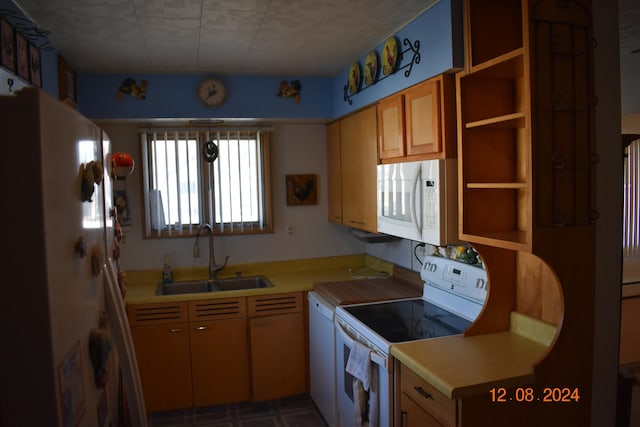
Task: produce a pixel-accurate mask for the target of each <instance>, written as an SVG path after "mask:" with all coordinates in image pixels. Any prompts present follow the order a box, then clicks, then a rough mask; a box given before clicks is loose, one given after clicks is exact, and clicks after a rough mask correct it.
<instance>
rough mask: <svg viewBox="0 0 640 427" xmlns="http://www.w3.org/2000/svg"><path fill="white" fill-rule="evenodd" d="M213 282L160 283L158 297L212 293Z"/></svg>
mask: <svg viewBox="0 0 640 427" xmlns="http://www.w3.org/2000/svg"><path fill="white" fill-rule="evenodd" d="M211 289H212V286H211V282H209V281H208V280H189V281H185V282H173V283H160V284H159V285H158V289H157V290H156V295H180V294H197V293H201V292H211Z"/></svg>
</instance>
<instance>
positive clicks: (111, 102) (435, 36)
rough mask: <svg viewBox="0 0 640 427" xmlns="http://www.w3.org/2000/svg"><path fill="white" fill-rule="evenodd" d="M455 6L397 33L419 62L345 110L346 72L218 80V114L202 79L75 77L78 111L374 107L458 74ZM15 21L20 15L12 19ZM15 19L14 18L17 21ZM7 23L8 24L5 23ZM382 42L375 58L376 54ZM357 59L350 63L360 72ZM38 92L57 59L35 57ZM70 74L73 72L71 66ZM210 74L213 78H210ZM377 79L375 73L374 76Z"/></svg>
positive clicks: (314, 115)
mask: <svg viewBox="0 0 640 427" xmlns="http://www.w3.org/2000/svg"><path fill="white" fill-rule="evenodd" d="M461 3H462V1H461V0H440V1H439V2H438V3H436V4H435V5H434V6H433V7H431V8H430V9H428V10H427V11H425V12H424V13H422V14H421V15H420V16H418V17H417V18H416V19H414V20H413V21H412V22H410V23H409V24H407V25H406V26H405V27H404V28H402V29H401V30H399V31H398V32H397V33H396V34H395V37H396V38H397V40H398V42H399V44H398V50H404V49H405V48H406V46H405V45H404V44H403V41H404V40H405V39H408V40H409V41H410V42H411V43H414V42H415V41H416V40H417V41H419V43H420V62H419V63H416V64H414V66H413V68H412V70H411V74H410V76H409V77H405V73H404V71H405V70H406V69H403V70H399V71H398V72H396V73H395V74H393V75H390V76H388V77H386V78H384V79H382V80H378V82H377V83H375V84H373V85H372V86H370V87H364V85H363V89H362V90H361V91H360V92H358V93H356V94H355V95H353V96H352V98H351V99H352V104H349V103H347V102H345V101H344V96H343V95H344V86H345V84H346V83H347V81H348V72H349V68H350V67H351V64H345V66H344V69H343V71H342V72H340V73H339V74H338V75H337V76H335V77H333V78H319V77H300V76H253V75H218V76H217V77H220V78H221V79H222V80H223V81H224V82H225V84H226V86H227V91H228V95H227V101H226V102H225V103H224V104H223V105H221V106H218V107H214V108H208V107H205V106H203V105H202V104H201V103H200V102H199V101H198V99H197V97H196V88H197V85H198V83H199V82H200V80H202V79H203V78H204V77H207V76H208V74H206V75H205V74H159V73H158V74H79V75H78V110H79V111H80V112H81V113H82V114H84V115H85V116H87V117H89V118H92V119H149V118H166V119H178V118H222V119H230V118H252V119H275V118H278V119H312V120H329V119H333V118H337V117H341V116H344V115H345V114H348V113H349V112H351V111H354V110H357V109H359V108H362V107H363V106H366V105H369V104H371V103H374V102H376V101H378V100H379V99H381V98H384V97H385V96H388V95H390V94H392V93H395V92H397V91H399V90H402V89H404V88H406V87H409V86H411V85H413V84H415V83H418V82H420V81H422V80H425V79H427V78H429V77H433V76H435V75H437V74H440V73H442V72H446V71H450V70H455V69H459V68H462V66H463V64H464V59H463V40H462V6H461ZM0 5H1V6H2V8H3V9H5V8H6V9H11V10H14V11H17V8H16V7H15V5H14V4H13V2H12V1H11V0H0ZM17 13H18V14H20V12H19V11H17ZM20 15H21V14H20ZM10 22H11V19H10ZM384 42H385V41H384V40H381V41H380V44H379V45H378V46H377V47H376V48H375V50H376V51H377V52H378V54H379V55H380V53H381V52H382V50H383V47H384ZM367 53H368V52H364V53H363V56H362V57H361V58H354V62H355V61H358V62H359V63H360V66H361V67H363V66H364V62H365V57H366V54H367ZM41 56H42V78H43V89H44V90H45V91H47V92H49V93H50V94H52V95H53V96H55V97H57V96H58V66H57V57H58V55H57V52H56V51H55V49H53V47H52V46H51V49H50V50H42V51H41ZM411 56H412V54H411V52H408V53H406V54H405V55H404V58H403V60H402V61H401V62H400V63H399V65H398V67H402V66H404V65H405V64H407V62H408V61H410V59H411ZM71 66H72V67H73V64H71ZM212 74H215V73H212ZM380 75H381V76H382V73H380ZM127 78H133V79H134V80H135V81H136V82H138V83H139V82H140V81H142V80H146V81H147V83H148V87H147V94H146V99H144V100H140V99H137V98H134V97H131V96H127V95H125V96H123V97H122V98H121V100H119V101H118V99H117V96H116V95H117V92H118V88H119V87H120V85H121V84H122V82H123V81H124V80H125V79H127ZM296 79H297V80H299V81H300V82H301V84H302V90H301V100H300V103H299V104H296V103H295V102H294V100H293V99H292V98H279V97H277V96H276V93H277V92H278V89H279V87H280V82H281V81H282V80H286V81H287V82H291V81H292V80H296Z"/></svg>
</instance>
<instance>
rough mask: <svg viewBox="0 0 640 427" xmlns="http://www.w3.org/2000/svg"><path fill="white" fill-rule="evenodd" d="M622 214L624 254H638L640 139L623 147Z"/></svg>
mask: <svg viewBox="0 0 640 427" xmlns="http://www.w3.org/2000/svg"><path fill="white" fill-rule="evenodd" d="M635 136H640V135H635ZM623 215H624V218H623V222H622V223H623V235H622V244H623V249H624V255H625V256H630V255H638V254H640V223H639V221H640V139H636V140H634V141H633V142H631V143H630V144H629V145H628V146H627V147H626V149H625V159H624V207H623Z"/></svg>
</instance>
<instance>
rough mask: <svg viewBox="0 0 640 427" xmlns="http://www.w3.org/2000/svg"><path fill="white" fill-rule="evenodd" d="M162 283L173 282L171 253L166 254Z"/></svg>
mask: <svg viewBox="0 0 640 427" xmlns="http://www.w3.org/2000/svg"><path fill="white" fill-rule="evenodd" d="M162 283H164V284H166V283H173V270H172V269H171V266H170V265H169V254H165V255H164V265H163V266H162Z"/></svg>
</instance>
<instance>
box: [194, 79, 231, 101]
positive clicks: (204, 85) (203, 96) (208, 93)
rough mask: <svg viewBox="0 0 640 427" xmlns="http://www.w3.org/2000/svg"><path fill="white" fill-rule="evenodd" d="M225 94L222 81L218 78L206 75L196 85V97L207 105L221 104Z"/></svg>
mask: <svg viewBox="0 0 640 427" xmlns="http://www.w3.org/2000/svg"><path fill="white" fill-rule="evenodd" d="M225 96H226V90H225V87H224V83H222V81H221V80H220V79H218V78H215V77H208V78H206V79H204V80H202V81H201V82H200V85H198V98H200V101H202V102H203V103H204V104H205V105H207V106H210V107H213V106H216V105H220V104H222V103H223V102H224V100H225Z"/></svg>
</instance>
